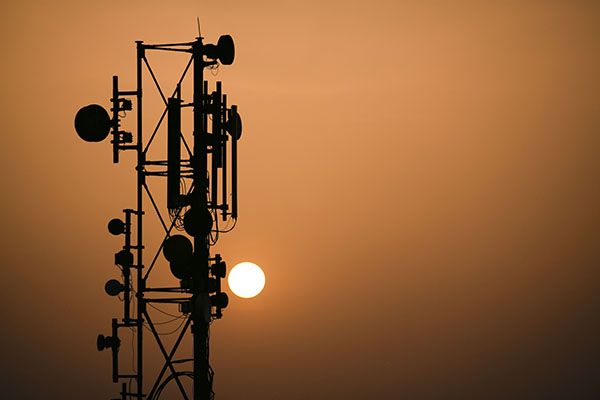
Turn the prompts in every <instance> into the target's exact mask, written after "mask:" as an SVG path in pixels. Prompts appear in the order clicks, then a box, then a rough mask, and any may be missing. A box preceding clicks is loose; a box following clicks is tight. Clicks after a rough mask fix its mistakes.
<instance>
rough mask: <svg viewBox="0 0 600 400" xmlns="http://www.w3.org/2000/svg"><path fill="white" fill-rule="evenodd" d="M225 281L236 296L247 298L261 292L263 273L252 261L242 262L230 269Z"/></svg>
mask: <svg viewBox="0 0 600 400" xmlns="http://www.w3.org/2000/svg"><path fill="white" fill-rule="evenodd" d="M227 283H228V284H229V288H230V289H231V291H232V292H233V293H234V294H235V295H236V296H238V297H243V298H245V299H248V298H251V297H254V296H256V295H258V294H259V293H260V292H262V290H263V288H264V287H265V273H264V272H263V270H262V269H261V268H260V267H259V266H258V265H256V264H254V263H251V262H242V263H239V264H237V265H236V266H235V267H233V268H232V269H231V271H230V272H229V278H228V279H227Z"/></svg>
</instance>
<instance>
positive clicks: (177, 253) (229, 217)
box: [75, 35, 242, 400]
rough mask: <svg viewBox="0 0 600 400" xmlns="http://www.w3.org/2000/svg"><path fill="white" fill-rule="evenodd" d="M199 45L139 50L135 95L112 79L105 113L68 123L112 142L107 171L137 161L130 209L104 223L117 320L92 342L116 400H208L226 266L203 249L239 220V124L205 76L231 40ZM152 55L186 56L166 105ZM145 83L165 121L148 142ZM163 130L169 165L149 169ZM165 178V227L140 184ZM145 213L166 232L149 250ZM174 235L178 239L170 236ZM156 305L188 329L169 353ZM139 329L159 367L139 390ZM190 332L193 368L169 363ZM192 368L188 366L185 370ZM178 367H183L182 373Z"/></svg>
mask: <svg viewBox="0 0 600 400" xmlns="http://www.w3.org/2000/svg"><path fill="white" fill-rule="evenodd" d="M202 40H203V38H202V37H201V36H199V37H198V38H196V40H195V41H193V42H188V43H168V44H146V43H144V42H142V41H137V42H136V45H137V46H136V50H137V63H136V75H137V83H136V89H135V90H121V89H120V88H119V80H118V77H117V76H114V77H113V81H112V98H111V104H112V106H111V108H110V113H109V112H107V111H106V110H105V109H104V108H103V107H101V106H99V105H97V104H91V105H88V106H85V107H83V108H81V109H80V110H79V111H78V112H77V115H76V116H75V130H76V131H77V134H78V135H79V136H80V137H81V138H82V139H83V140H85V141H88V142H100V141H102V140H104V139H106V138H107V137H108V136H109V135H111V141H110V142H111V144H112V154H113V162H114V163H118V162H119V155H120V152H121V151H134V152H135V153H136V154H137V163H136V167H135V170H136V174H137V184H136V187H137V204H136V207H135V208H128V209H124V210H123V212H124V218H123V219H120V218H115V219H112V220H110V222H109V223H108V230H109V232H110V233H111V234H113V235H119V236H120V235H122V236H123V238H124V244H123V248H122V249H121V250H120V251H118V252H117V253H116V254H115V264H116V265H117V266H118V267H119V269H120V271H121V273H122V280H116V279H111V280H109V281H108V282H106V285H105V291H106V293H107V294H109V295H111V296H122V299H123V317H122V318H121V319H118V318H113V319H112V330H111V333H110V335H106V336H105V335H98V338H97V348H98V350H104V349H110V350H111V352H112V380H113V382H115V383H118V382H120V383H121V392H120V397H119V398H120V399H133V398H137V399H148V400H154V399H158V398H159V396H160V394H161V392H162V390H163V388H164V387H165V386H166V385H167V384H168V383H170V382H173V381H174V383H175V384H176V385H177V387H178V388H179V391H180V392H181V396H182V398H184V399H189V398H193V399H195V400H200V399H202V400H208V399H212V398H213V396H214V392H213V390H212V383H213V371H212V369H211V367H210V364H209V327H210V324H211V322H212V321H214V320H215V319H219V318H221V317H222V316H223V309H224V308H226V307H227V304H228V301H229V300H228V297H227V294H226V293H224V292H223V291H222V290H221V279H223V278H225V275H226V265H225V262H224V261H223V259H222V258H221V256H220V255H219V254H214V255H212V254H211V251H210V250H211V249H210V248H211V246H212V245H214V244H215V243H216V240H217V239H218V234H219V233H223V232H227V231H230V230H231V229H232V228H233V226H235V221H236V220H237V214H238V207H237V159H236V157H237V142H238V140H239V139H240V136H241V133H242V122H241V119H240V116H239V114H238V112H237V106H235V105H232V106H228V104H227V96H226V95H225V94H223V92H222V88H221V82H216V87H215V88H214V89H213V90H212V91H211V90H209V84H208V82H207V81H205V80H204V76H203V73H204V69H205V68H216V67H218V66H219V64H222V65H230V64H232V63H233V60H234V55H235V50H234V44H233V39H232V38H231V36H229V35H223V36H221V37H220V38H219V40H218V42H217V44H216V45H215V44H206V43H203V41H202ZM154 51H163V52H171V53H184V55H185V54H188V55H189V56H190V59H189V62H188V63H187V65H186V67H185V69H184V70H183V72H182V74H181V77H180V79H179V81H178V83H177V84H176V86H175V88H173V91H172V94H171V96H170V97H166V96H165V94H164V92H163V90H162V88H161V87H160V85H159V84H158V80H157V77H156V75H155V74H154V71H153V70H152V67H151V66H150V63H149V61H148V59H147V57H146V55H147V54H148V53H149V52H154ZM179 56H181V54H180V55H179ZM190 69H191V70H192V75H193V76H192V79H191V80H192V87H193V98H192V99H191V102H189V100H188V102H185V100H184V99H182V97H181V93H182V90H181V88H182V85H184V84H185V83H186V82H189V80H190V79H187V80H186V79H185V78H186V75H188V72H189V70H190ZM144 78H146V79H148V80H150V79H149V78H151V80H152V82H153V83H154V85H155V86H156V88H157V89H158V93H159V94H160V97H161V99H162V101H163V102H164V111H163V112H162V115H160V116H158V115H157V119H158V122H157V124H156V126H154V127H153V130H152V131H149V132H151V133H150V135H149V136H148V135H147V133H146V131H145V130H144V129H143V127H142V121H143V115H144V114H143V113H142V112H143V108H142V99H143V93H144V90H145V89H144V88H143V82H144ZM134 106H135V107H134ZM133 109H135V112H136V115H137V121H136V125H137V126H136V132H135V135H134V134H133V133H131V132H126V131H124V130H121V127H120V121H121V118H122V117H123V114H124V113H125V112H127V111H132V110H133ZM186 109H191V110H190V111H191V114H192V116H191V118H192V119H193V132H192V140H193V143H192V146H191V147H190V146H189V145H188V142H187V141H186V139H185V136H186V135H184V134H183V133H182V129H181V122H182V117H184V116H185V115H189V113H188V112H187V110H186ZM165 117H166V123H165ZM165 124H166V125H167V129H166V136H167V137H166V142H167V146H166V147H167V151H166V153H167V154H166V159H149V155H148V150H149V148H150V147H151V146H152V143H153V141H154V139H155V137H156V136H157V135H159V134H160V133H159V132H161V127H164V125H165ZM163 132H164V130H163ZM182 153H183V154H182ZM164 178H166V194H167V196H166V198H167V205H166V209H167V210H166V211H168V215H169V218H168V219H167V218H165V217H163V213H162V212H161V210H160V208H159V205H158V204H157V202H156V201H155V198H154V197H153V195H152V193H151V191H150V189H149V186H148V184H147V180H149V179H164ZM228 183H229V185H230V186H229V187H228ZM145 207H148V208H151V209H152V211H153V212H155V213H156V215H157V217H158V220H159V221H160V224H161V226H162V229H164V239H163V240H162V242H161V244H160V246H158V248H157V249H153V250H152V249H150V248H148V247H147V246H146V245H145V243H144V229H143V228H144V225H143V222H144V216H145ZM163 211H164V210H163ZM219 221H222V225H221V226H222V227H223V225H226V224H232V226H230V227H229V228H227V229H223V228H222V229H219ZM177 231H181V232H180V233H178V234H175V232H177ZM133 233H135V235H133ZM184 233H185V234H184ZM186 234H187V235H186ZM188 237H191V238H192V240H190V239H189V238H188ZM192 241H193V243H192ZM146 252H149V255H150V257H149V258H145V257H146ZM161 253H162V256H161ZM163 256H164V259H166V261H167V262H168V263H169V265H170V269H171V272H172V273H173V275H174V276H175V278H177V279H178V281H179V282H178V283H177V284H175V285H174V286H173V287H154V286H152V282H151V280H150V277H151V272H152V271H153V269H154V267H155V265H156V264H157V263H160V262H163ZM148 260H149V263H148ZM156 303H161V304H174V305H178V310H177V312H178V313H180V314H178V316H181V318H182V321H185V322H183V324H182V327H181V329H180V331H179V333H178V335H177V338H176V340H175V342H174V344H173V346H172V348H170V349H168V348H167V347H166V346H165V344H164V343H163V341H162V340H161V337H160V335H159V334H158V332H157V330H156V327H155V323H154V322H153V318H152V314H153V313H152V312H151V311H152V310H151V308H153V307H156ZM145 328H147V329H148V330H149V331H150V332H151V338H152V339H153V340H155V341H156V344H157V345H158V348H159V349H160V352H161V353H162V356H163V357H164V364H163V366H162V368H161V369H160V372H159V373H158V374H157V376H153V377H152V379H150V380H149V381H145V375H144V346H143V344H144V334H143V333H144V329H145ZM188 328H191V336H192V337H193V358H191V359H190V358H188V359H183V360H181V359H176V357H175V356H176V354H177V350H178V348H179V346H180V344H181V342H182V340H183V338H184V336H185V333H186V332H187V331H188ZM123 329H125V330H129V329H131V330H132V331H133V332H134V333H135V338H136V343H135V354H136V357H135V362H134V366H135V368H134V369H133V371H122V369H123V368H119V348H120V346H121V339H120V338H119V333H120V332H121V331H122V330H123ZM190 363H192V364H193V367H191V368H190V367H189V365H190ZM182 366H183V367H182ZM185 366H188V368H187V370H185ZM190 369H191V371H190ZM184 376H187V377H191V378H192V379H193V397H189V396H188V393H186V387H185V386H184V385H183V384H182V378H183V377H184ZM148 382H149V384H148ZM128 383H129V385H128ZM131 383H135V385H131Z"/></svg>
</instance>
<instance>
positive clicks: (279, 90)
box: [0, 0, 600, 400]
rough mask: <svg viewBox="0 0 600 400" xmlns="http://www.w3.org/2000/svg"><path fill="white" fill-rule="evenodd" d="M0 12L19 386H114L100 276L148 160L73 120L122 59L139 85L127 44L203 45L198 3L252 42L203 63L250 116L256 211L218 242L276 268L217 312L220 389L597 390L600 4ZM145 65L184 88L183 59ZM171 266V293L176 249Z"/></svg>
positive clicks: (210, 21)
mask: <svg viewBox="0 0 600 400" xmlns="http://www.w3.org/2000/svg"><path fill="white" fill-rule="evenodd" d="M0 14H1V15H2V24H1V25H0V29H1V30H2V38H3V55H2V62H1V63H0V72H1V74H2V77H3V79H2V84H1V86H0V90H1V93H2V96H1V101H2V107H1V108H0V117H1V118H2V121H3V122H4V125H3V129H2V132H3V133H2V134H1V135H0V149H1V151H2V157H1V163H2V171H3V174H2V175H1V177H2V188H3V190H2V206H3V207H1V208H0V210H1V211H0V215H1V218H2V219H1V222H2V224H3V226H4V227H5V229H4V233H3V243H4V245H3V246H2V247H1V249H2V250H1V253H0V257H1V258H0V265H1V269H0V282H2V284H1V285H2V288H1V289H2V290H0V300H1V301H2V304H4V307H2V308H1V311H0V318H1V320H2V321H3V323H2V327H3V329H2V332H3V333H2V340H1V341H0V351H1V352H2V354H3V357H2V359H1V361H0V367H1V369H2V374H0V376H1V378H0V381H1V382H2V385H1V386H2V392H3V393H4V395H5V396H8V394H10V396H8V397H10V398H15V399H17V398H23V399H26V398H27V399H29V398H39V397H41V396H42V395H43V396H44V398H47V399H59V398H98V399H106V398H110V396H113V397H116V393H117V391H118V388H117V386H116V385H113V384H112V383H111V381H110V360H109V354H105V353H98V352H97V351H96V349H95V337H96V334H97V333H107V332H109V329H110V318H112V317H117V316H119V315H120V314H119V313H120V308H119V307H120V304H119V303H118V302H117V301H115V300H114V299H112V298H109V297H108V296H106V295H105V293H104V291H103V285H104V282H105V281H106V280H107V279H110V278H116V277H117V276H118V274H117V270H116V268H115V267H114V266H113V265H112V258H113V253H114V252H115V251H116V250H117V249H118V247H119V246H120V244H121V243H120V242H119V239H116V238H114V237H112V236H110V235H109V234H108V233H107V232H106V229H105V226H106V222H107V221H108V220H109V219H110V218H112V217H114V216H118V215H119V214H120V212H121V210H122V209H123V208H126V207H132V206H134V201H135V177H134V170H133V155H132V154H126V155H125V156H124V157H123V162H122V163H121V164H119V165H113V164H112V163H111V150H110V147H109V144H108V143H103V144H99V145H94V144H88V143H83V142H81V141H80V140H79V139H78V137H77V136H76V134H75V132H74V130H73V117H74V114H75V112H76V111H77V109H78V108H79V107H81V106H83V105H85V104H88V103H100V104H103V105H105V106H108V101H109V98H110V94H111V92H110V91H111V76H112V75H113V74H118V75H119V76H120V79H121V82H122V84H123V86H124V87H125V88H131V89H133V88H134V83H135V81H134V73H135V48H134V41H135V40H144V41H146V42H149V43H152V42H170V41H189V40H193V38H194V37H195V36H196V29H197V28H196V16H199V17H200V18H201V21H202V30H203V35H204V36H205V37H206V38H207V40H208V41H216V39H217V38H218V36H219V35H221V34H225V33H229V34H231V35H232V36H233V38H234V40H235V42H236V60H235V62H234V64H233V65H232V66H229V67H221V68H220V70H219V74H218V76H217V77H213V76H211V75H210V74H207V76H209V77H210V79H211V81H214V80H215V79H220V80H223V84H224V90H225V91H226V92H227V94H228V98H229V101H233V102H235V103H237V104H239V107H240V112H241V114H242V117H243V120H244V135H243V137H242V141H241V142H240V159H239V162H240V169H241V170H240V175H239V179H240V219H239V223H238V225H237V227H236V229H235V230H234V231H233V232H232V233H230V234H228V235H225V236H224V237H222V238H221V240H220V242H219V244H218V246H217V248H216V250H217V251H218V252H220V253H221V254H223V256H224V258H225V259H226V260H227V261H228V263H229V264H230V265H233V264H235V263H237V262H240V261H244V260H249V261H253V262H256V263H258V264H260V265H261V266H262V267H263V268H264V270H265V272H266V274H267V286H266V288H265V290H264V292H263V293H262V294H261V295H260V296H259V297H257V298H256V299H253V300H241V299H238V298H234V297H233V296H231V303H230V307H229V308H228V309H227V310H226V313H225V317H224V318H223V319H222V320H220V321H217V322H215V323H214V324H213V328H212V331H211V339H212V342H211V343H212V347H211V355H212V366H213V368H214V370H215V373H216V375H215V385H216V387H215V391H216V393H217V398H219V399H248V400H252V399H264V398H267V399H286V400H295V399H306V398H311V399H315V400H321V399H323V400H325V399H359V398H361V399H364V398H377V399H390V400H391V399H400V398H406V399H423V400H429V399H482V400H490V399H492V400H493V399H509V398H512V399H518V398H527V399H537V398H543V399H567V398H568V399H592V398H595V397H594V396H596V395H597V390H598V387H597V380H598V379H597V378H598V373H599V372H600V371H599V369H598V360H599V359H600V344H599V343H600V342H599V341H598V337H599V333H600V332H599V331H600V323H599V317H598V316H599V315H600V313H599V311H600V310H599V308H600V297H599V295H598V291H597V287H598V284H597V282H598V278H600V273H599V272H598V268H599V267H600V254H599V253H600V251H599V249H600V246H598V242H599V241H598V239H599V237H598V233H597V229H598V223H599V222H600V215H599V208H598V204H599V200H600V198H599V197H600V190H599V185H598V182H599V179H598V178H599V175H600V168H599V167H600V165H599V158H598V156H597V150H598V148H599V147H598V146H599V144H600V140H599V138H598V131H599V129H598V128H599V127H600V120H599V116H600V101H599V98H598V93H600V91H599V90H600V78H599V75H598V71H599V70H600V57H599V54H600V40H599V39H600V25H599V24H598V20H599V17H600V5H599V4H598V3H596V2H592V1H569V2H567V1H547V2H535V1H529V2H517V1H514V2H512V1H511V2H499V3H498V4H496V5H493V4H492V2H484V1H481V2H465V1H460V2H447V4H446V3H443V2H433V1H432V2H429V1H412V2H401V1H381V0H375V1H369V2H356V1H343V2H342V1H323V2H317V1H308V2H307V1H305V2H293V1H281V0H279V1H266V0H265V1H257V2H242V1H240V2H233V1H223V2H191V1H181V2H172V3H168V2H164V1H163V2H159V1H144V2H140V1H134V2H115V1H104V2H95V3H91V2H82V1H55V2H41V1H20V2H12V3H7V2H4V3H3V4H2V5H0ZM151 62H152V59H151ZM155 62H156V65H157V72H158V73H160V74H161V77H164V83H166V84H169V83H170V82H173V81H174V80H176V78H177V76H176V74H178V73H179V70H180V67H181V66H182V64H184V63H185V60H184V59H177V58H175V61H172V60H171V59H168V58H164V57H163V58H161V57H157V58H156V60H155ZM167 86H168V85H167ZM148 87H149V86H148ZM184 96H185V93H184ZM157 101H158V100H157V98H155V99H154V100H152V99H150V98H149V99H148V102H149V103H148V104H149V105H152V104H158V102H157ZM152 102H154V103H152ZM150 111H151V106H149V108H148V113H150ZM147 118H148V121H147V124H146V126H149V125H150V124H151V121H152V120H153V119H154V117H151V116H150V115H148V116H147ZM124 122H125V125H126V126H127V125H128V124H129V128H130V129H132V128H133V127H134V125H133V124H134V117H133V115H132V116H130V117H128V119H126V120H125V121H124ZM151 185H152V187H153V188H154V189H155V191H156V193H159V198H162V197H160V196H162V194H163V191H164V190H163V189H164V187H163V186H162V185H164V182H161V181H156V182H153V183H152V184H151ZM148 211H150V210H148ZM152 226H153V225H152V223H150V224H149V228H151V229H152ZM154 227H155V228H156V230H155V231H154V233H151V232H150V233H148V238H149V239H150V240H158V238H159V236H158V235H159V233H160V231H159V226H158V225H156V224H155V225H154ZM159 267H160V268H159ZM155 279H156V282H158V283H162V284H165V285H166V284H172V283H174V280H173V279H172V278H171V276H170V274H169V272H168V268H166V265H164V264H161V265H159V266H157V272H156V275H155ZM158 319H159V320H160V317H158ZM164 330H165V331H166V330H167V328H166V327H165V329H164ZM129 339H130V336H129V335H128V334H127V333H125V332H124V333H123V343H124V344H123V346H124V348H128V347H127V346H125V344H126V343H127V342H128V341H129ZM148 346H149V347H148V354H151V353H152V352H155V349H153V348H152V346H151V343H149V344H148ZM186 346H187V347H185V348H186V349H189V345H186ZM127 357H128V353H125V350H124V355H123V358H124V360H122V363H123V365H128V364H127ZM152 359H153V357H152V356H150V355H149V362H150V360H152ZM154 359H157V358H156V357H154ZM149 378H150V377H147V378H146V379H147V380H148V379H149ZM594 393H596V394H594Z"/></svg>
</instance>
